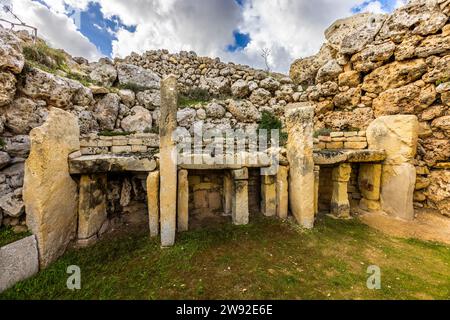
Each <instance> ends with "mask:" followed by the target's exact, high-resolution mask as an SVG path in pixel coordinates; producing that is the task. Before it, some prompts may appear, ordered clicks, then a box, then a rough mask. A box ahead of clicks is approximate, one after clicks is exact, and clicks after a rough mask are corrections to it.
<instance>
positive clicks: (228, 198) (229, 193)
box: [223, 172, 233, 216]
mask: <svg viewBox="0 0 450 320" xmlns="http://www.w3.org/2000/svg"><path fill="white" fill-rule="evenodd" d="M223 197H224V206H223V207H224V208H223V210H224V214H225V215H226V216H231V215H232V212H233V179H232V177H231V174H230V173H229V172H227V173H225V175H224V176H223Z"/></svg>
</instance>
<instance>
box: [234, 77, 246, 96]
mask: <svg viewBox="0 0 450 320" xmlns="http://www.w3.org/2000/svg"><path fill="white" fill-rule="evenodd" d="M249 93H250V89H249V86H248V83H247V81H245V80H238V81H236V82H235V83H233V85H232V86H231V94H232V95H233V97H235V98H245V97H246V96H248V94H249Z"/></svg>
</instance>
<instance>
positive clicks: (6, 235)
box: [0, 227, 31, 247]
mask: <svg viewBox="0 0 450 320" xmlns="http://www.w3.org/2000/svg"><path fill="white" fill-rule="evenodd" d="M30 235H31V233H29V232H22V233H15V232H13V231H12V229H11V228H10V227H1V228H0V247H3V246H6V245H8V244H10V243H13V242H16V241H18V240H20V239H23V238H25V237H28V236H30Z"/></svg>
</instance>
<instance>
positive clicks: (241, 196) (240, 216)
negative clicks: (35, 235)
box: [232, 168, 250, 225]
mask: <svg viewBox="0 0 450 320" xmlns="http://www.w3.org/2000/svg"><path fill="white" fill-rule="evenodd" d="M233 178H234V188H233V189H234V190H233V213H232V217H233V224H235V225H246V224H248V223H249V215H250V212H249V207H248V169H247V168H244V169H240V170H233Z"/></svg>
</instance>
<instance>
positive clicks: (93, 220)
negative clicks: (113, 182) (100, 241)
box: [78, 174, 108, 244]
mask: <svg viewBox="0 0 450 320" xmlns="http://www.w3.org/2000/svg"><path fill="white" fill-rule="evenodd" d="M107 188H108V186H107V177H106V174H94V175H83V176H81V179H80V197H79V204H78V240H79V241H80V240H87V239H90V238H92V237H94V236H95V237H96V236H97V234H98V232H99V230H100V228H101V227H102V225H103V223H104V222H105V220H106V219H107V212H106V202H107V199H106V197H107V196H106V192H107ZM94 242H95V241H94ZM91 244H92V242H91Z"/></svg>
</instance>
